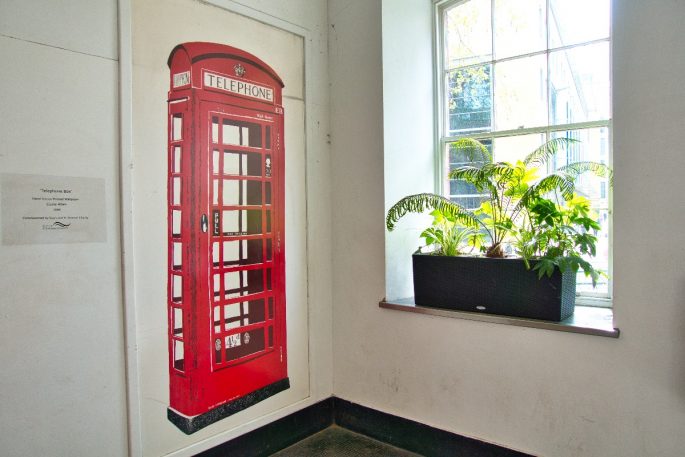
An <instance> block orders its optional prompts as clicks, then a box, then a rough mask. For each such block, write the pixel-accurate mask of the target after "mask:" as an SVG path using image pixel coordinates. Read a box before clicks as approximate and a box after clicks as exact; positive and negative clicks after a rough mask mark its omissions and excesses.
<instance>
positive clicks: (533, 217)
mask: <svg viewBox="0 0 685 457" xmlns="http://www.w3.org/2000/svg"><path fill="white" fill-rule="evenodd" d="M574 142H576V140H572V139H568V138H555V139H552V140H549V141H547V142H546V143H544V144H542V145H541V146H540V147H538V148H537V149H535V150H534V151H533V152H531V153H530V154H528V155H527V156H526V157H525V158H524V159H523V160H520V161H517V162H516V163H513V164H512V163H510V162H493V160H492V155H491V154H490V151H488V149H487V147H485V145H483V144H482V143H480V142H479V141H477V140H474V139H471V138H463V139H460V140H458V141H456V142H455V143H453V146H454V147H455V148H456V149H457V150H459V151H460V152H461V153H463V154H464V155H465V156H466V157H467V160H468V161H470V162H471V163H475V164H478V165H467V166H462V167H458V168H455V169H453V170H452V171H450V173H449V178H450V179H456V180H461V181H464V182H466V183H469V184H471V185H473V186H474V187H475V189H476V190H477V191H478V192H479V193H481V194H484V195H485V196H486V198H485V200H484V201H483V202H482V203H481V205H480V207H479V208H477V209H475V210H471V209H467V208H464V207H463V206H461V205H459V204H458V203H455V202H452V201H450V200H449V199H447V198H445V197H442V196H439V195H435V194H430V193H422V194H416V195H409V196H407V197H405V198H403V199H401V200H400V201H398V202H397V203H396V204H395V205H393V206H392V207H391V208H390V210H389V211H388V214H387V217H386V226H387V228H388V230H389V231H392V230H393V229H394V227H395V224H396V223H397V221H399V219H401V218H402V217H403V216H404V215H405V214H407V213H410V212H411V213H422V212H424V211H426V210H434V211H437V212H439V214H441V215H442V216H443V217H445V218H449V220H451V221H454V223H455V224H456V225H455V228H456V229H458V227H463V229H462V230H468V231H470V233H473V231H474V230H475V231H477V232H479V233H481V234H482V236H483V237H485V238H486V239H487V242H488V244H487V246H484V247H483V248H482V249H483V251H484V254H485V256H486V257H504V256H505V250H504V248H503V243H505V242H511V243H512V244H513V245H514V246H515V248H516V250H517V253H518V254H519V255H520V256H521V257H523V259H524V260H525V262H526V265H528V266H529V265H530V264H529V261H530V259H533V258H539V259H540V261H539V262H537V263H536V265H535V267H534V268H535V269H537V270H538V273H539V274H540V276H542V275H543V274H548V275H551V274H552V272H553V271H554V268H555V267H557V268H559V269H560V270H561V271H567V270H573V271H577V270H578V269H579V268H582V269H583V271H584V272H585V273H586V274H587V275H588V276H591V277H592V279H593V284H594V283H595V282H596V280H597V276H598V273H597V272H596V271H595V270H594V269H593V268H592V265H590V264H589V263H588V262H587V261H585V260H584V259H583V257H582V256H585V255H590V256H593V255H594V254H595V242H596V237H595V236H594V235H593V234H592V232H593V231H596V230H598V229H599V224H598V223H597V221H596V220H594V219H593V217H592V216H593V215H592V214H591V211H590V208H589V202H587V200H586V199H583V198H582V197H579V196H578V195H576V193H575V184H576V180H577V178H578V177H579V176H580V175H581V174H583V173H586V172H590V173H593V174H595V175H596V176H600V177H606V178H608V179H609V182H610V184H612V182H613V174H612V171H611V169H610V168H609V167H607V166H606V165H604V164H601V163H597V162H575V163H571V164H568V165H566V166H563V167H561V168H559V169H557V170H556V171H554V172H552V173H548V174H544V175H543V176H542V177H540V175H541V174H542V173H541V171H542V168H543V167H545V166H546V165H547V162H548V161H549V160H550V159H551V158H552V157H554V156H555V155H556V154H557V153H558V151H559V150H560V149H561V148H564V147H567V146H568V145H569V144H571V143H574ZM424 233H426V232H424ZM424 238H426V237H424ZM462 238H464V239H468V240H470V241H472V244H473V241H475V240H476V238H474V237H473V236H468V235H465V236H464V237H462ZM426 239H427V241H428V238H426ZM444 252H445V251H444V250H442V253H443V254H444Z"/></svg>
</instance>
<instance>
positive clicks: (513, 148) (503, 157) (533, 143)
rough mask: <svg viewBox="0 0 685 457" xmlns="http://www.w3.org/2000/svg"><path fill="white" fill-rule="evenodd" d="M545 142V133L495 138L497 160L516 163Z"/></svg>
mask: <svg viewBox="0 0 685 457" xmlns="http://www.w3.org/2000/svg"><path fill="white" fill-rule="evenodd" d="M544 142H545V135H544V134H542V133H536V134H533V135H518V136H510V137H505V138H495V157H494V159H495V161H496V162H509V163H512V164H515V163H516V161H517V160H523V158H524V157H526V156H527V155H528V154H530V153H531V152H533V151H534V150H535V149H537V148H538V147H539V146H540V145H541V144H543V143H544Z"/></svg>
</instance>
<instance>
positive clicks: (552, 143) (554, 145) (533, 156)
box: [523, 138, 578, 167]
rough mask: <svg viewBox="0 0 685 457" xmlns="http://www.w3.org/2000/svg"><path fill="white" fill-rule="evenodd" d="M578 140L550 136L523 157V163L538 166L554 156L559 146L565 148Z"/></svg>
mask: <svg viewBox="0 0 685 457" xmlns="http://www.w3.org/2000/svg"><path fill="white" fill-rule="evenodd" d="M577 142H578V140H574V139H573V138H552V139H551V140H549V141H547V142H546V143H544V144H543V145H541V146H540V147H538V148H537V149H536V150H535V151H533V152H531V153H530V154H528V155H527V156H526V158H525V159H523V163H524V164H525V165H526V166H527V167H528V166H533V167H540V166H542V165H544V164H546V163H547V161H548V160H549V159H551V158H552V157H554V156H555V155H556V154H557V152H559V150H560V149H561V148H565V147H567V146H568V145H570V144H573V143H577Z"/></svg>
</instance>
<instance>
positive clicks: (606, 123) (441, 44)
mask: <svg viewBox="0 0 685 457" xmlns="http://www.w3.org/2000/svg"><path fill="white" fill-rule="evenodd" d="M467 1H471V0H433V8H434V15H433V25H434V27H433V31H434V37H433V55H434V60H435V64H434V73H435V88H436V89H435V100H434V102H435V103H434V104H435V119H436V121H437V122H436V126H435V144H436V147H437V150H436V154H435V158H436V159H435V170H436V174H435V175H436V183H435V187H436V190H437V192H438V193H439V194H440V195H445V196H447V197H448V198H449V196H450V189H449V180H448V179H446V176H447V173H448V172H449V153H448V152H447V151H448V149H447V145H448V144H449V143H452V142H454V141H456V140H458V139H459V138H463V137H469V138H475V139H477V140H484V139H491V140H493V141H494V139H495V138H504V137H513V136H520V135H528V134H544V135H545V139H546V140H548V139H549V138H550V136H551V135H552V134H553V133H554V132H560V131H568V130H582V129H588V128H599V127H605V128H607V131H608V138H607V142H608V151H607V158H608V163H609V165H610V166H612V165H613V109H612V108H611V107H612V106H613V104H612V101H611V97H612V92H613V84H610V90H609V106H610V110H609V118H608V119H606V120H601V121H590V122H578V123H570V124H557V125H544V126H537V127H531V128H522V129H513V130H501V131H491V132H482V133H476V134H463V135H452V136H450V135H449V134H448V133H449V132H448V130H449V127H448V125H449V123H448V119H447V109H446V106H445V102H446V100H447V97H446V90H447V79H448V75H449V72H450V71H453V70H455V69H456V68H468V67H470V66H482V65H488V64H489V65H492V68H494V65H495V64H497V63H501V62H507V61H511V60H515V59H520V58H523V57H531V56H538V55H546V61H547V74H548V75H549V67H550V59H549V54H550V52H552V51H554V52H556V51H563V50H568V49H573V48H577V47H581V46H586V45H589V44H594V43H601V42H607V43H608V44H609V56H610V62H609V78H610V81H611V82H613V77H612V66H611V52H612V51H611V41H612V35H613V34H612V29H613V25H612V24H609V37H608V38H601V39H595V40H591V41H586V42H582V43H577V44H572V45H567V46H559V47H554V48H551V49H550V43H549V31H548V33H547V34H546V46H545V49H544V50H541V51H537V52H531V53H526V54H520V55H515V56H510V57H506V58H502V59H491V60H488V61H483V62H478V63H476V64H471V65H465V66H463V67H454V68H446V65H445V60H446V57H445V48H446V39H445V38H446V35H445V30H444V24H445V21H444V14H445V11H447V10H448V9H450V8H451V7H453V6H455V5H458V4H460V3H465V2H467ZM490 1H491V23H493V27H491V34H492V38H491V39H492V40H493V41H492V42H493V43H494V33H495V27H494V14H493V12H494V11H495V1H496V0H490ZM545 3H546V11H547V12H548V11H549V0H547V1H546V2H545ZM546 14H548V13H546ZM545 24H546V26H547V19H546V21H545ZM491 84H492V86H493V91H492V92H493V94H494V91H495V78H494V75H493V77H492V83H491ZM549 92H550V84H549V79H548V82H547V112H548V116H547V120H548V123H549V119H550V116H549V110H550V103H549V95H550V94H549ZM491 109H492V115H491V116H492V117H491V118H492V122H491V124H492V125H493V126H494V125H495V113H494V111H495V104H494V100H493V102H492V104H491ZM469 196H472V195H469ZM606 209H607V211H608V214H609V224H608V226H609V228H608V230H609V246H608V270H607V272H608V276H609V277H608V280H607V291H608V293H606V294H604V293H601V292H584V293H582V294H579V295H577V297H576V304H578V305H582V306H596V307H605V308H610V307H611V306H612V297H613V239H614V237H613V192H612V188H611V187H608V188H607V208H606Z"/></svg>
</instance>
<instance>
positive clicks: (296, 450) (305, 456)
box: [272, 425, 419, 457]
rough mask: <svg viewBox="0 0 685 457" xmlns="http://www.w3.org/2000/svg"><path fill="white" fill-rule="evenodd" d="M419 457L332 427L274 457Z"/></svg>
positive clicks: (273, 456)
mask: <svg viewBox="0 0 685 457" xmlns="http://www.w3.org/2000/svg"><path fill="white" fill-rule="evenodd" d="M371 456H375V457H419V454H414V453H413V452H409V451H405V450H404V449H399V448H396V447H393V446H390V445H388V444H385V443H381V442H380V441H376V440H374V439H372V438H369V437H367V436H364V435H360V434H359V433H354V432H351V431H349V430H347V429H344V428H341V427H338V426H335V425H331V426H330V427H328V428H326V429H324V430H322V431H320V432H319V433H316V434H314V435H312V436H310V437H308V438H305V439H303V440H302V441H300V442H298V443H295V444H293V445H292V446H290V447H288V448H285V449H283V450H282V451H279V452H277V453H275V454H273V455H272V457H371Z"/></svg>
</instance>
